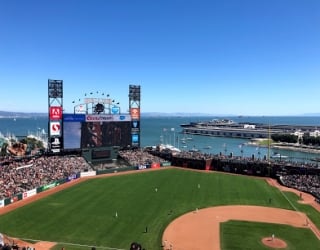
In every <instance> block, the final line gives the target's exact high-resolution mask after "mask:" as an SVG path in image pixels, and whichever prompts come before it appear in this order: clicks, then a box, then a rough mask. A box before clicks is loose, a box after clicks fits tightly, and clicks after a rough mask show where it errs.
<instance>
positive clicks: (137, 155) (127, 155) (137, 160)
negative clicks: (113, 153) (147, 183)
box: [119, 149, 165, 166]
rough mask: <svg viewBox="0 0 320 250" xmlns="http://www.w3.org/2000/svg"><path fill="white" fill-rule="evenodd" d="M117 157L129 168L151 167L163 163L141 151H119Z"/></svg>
mask: <svg viewBox="0 0 320 250" xmlns="http://www.w3.org/2000/svg"><path fill="white" fill-rule="evenodd" d="M119 156H120V157H121V158H122V159H124V160H125V161H126V162H128V164H129V165H130V166H141V165H151V164H152V163H163V162H165V160H164V159H162V158H160V157H158V156H155V155H152V154H150V153H148V152H146V151H144V150H142V149H133V150H121V151H119Z"/></svg>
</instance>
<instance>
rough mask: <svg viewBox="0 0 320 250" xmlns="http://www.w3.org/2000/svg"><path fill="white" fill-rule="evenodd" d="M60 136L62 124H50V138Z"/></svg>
mask: <svg viewBox="0 0 320 250" xmlns="http://www.w3.org/2000/svg"><path fill="white" fill-rule="evenodd" d="M60 135H61V123H60V122H50V136H60Z"/></svg>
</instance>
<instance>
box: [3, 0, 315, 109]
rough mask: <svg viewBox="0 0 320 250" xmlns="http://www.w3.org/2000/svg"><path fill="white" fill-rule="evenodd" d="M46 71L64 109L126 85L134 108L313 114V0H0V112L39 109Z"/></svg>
mask: <svg viewBox="0 0 320 250" xmlns="http://www.w3.org/2000/svg"><path fill="white" fill-rule="evenodd" d="M48 79H58V80H63V81H64V99H63V104H64V108H65V110H66V111H67V112H73V104H72V101H73V100H77V101H78V99H83V98H84V97H85V96H84V95H85V93H89V92H91V91H93V92H96V91H99V93H102V92H104V93H109V94H110V95H111V96H112V97H114V99H116V100H117V101H119V102H120V106H121V108H122V110H127V108H128V106H129V100H128V89H129V85H130V84H137V85H141V92H142V96H141V111H142V112H202V113H211V114H222V115H223V114H235V115H296V114H298V115H299V114H304V113H320V98H319V94H320V1H319V0H300V1H297V0H225V1H221V0H220V1H214V0H208V1H204V0H159V1H150V0H105V1H104V0H92V1H90V0H81V1H80V0H55V1H40V0H38V1H36V0H29V1H18V0H2V1H0V86H1V90H0V110H8V111H23V112H29V111H33V112H47V107H48V98H47V93H48V89H47V87H48V84H47V81H48ZM97 97H99V96H98V95H97Z"/></svg>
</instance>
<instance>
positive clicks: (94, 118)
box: [86, 115, 131, 122]
mask: <svg viewBox="0 0 320 250" xmlns="http://www.w3.org/2000/svg"><path fill="white" fill-rule="evenodd" d="M113 121H116V122H121V121H131V116H130V115H86V122H113Z"/></svg>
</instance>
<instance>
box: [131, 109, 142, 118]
mask: <svg viewBox="0 0 320 250" xmlns="http://www.w3.org/2000/svg"><path fill="white" fill-rule="evenodd" d="M130 114H131V117H132V119H135V120H139V119H140V109H139V108H131V109H130Z"/></svg>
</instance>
